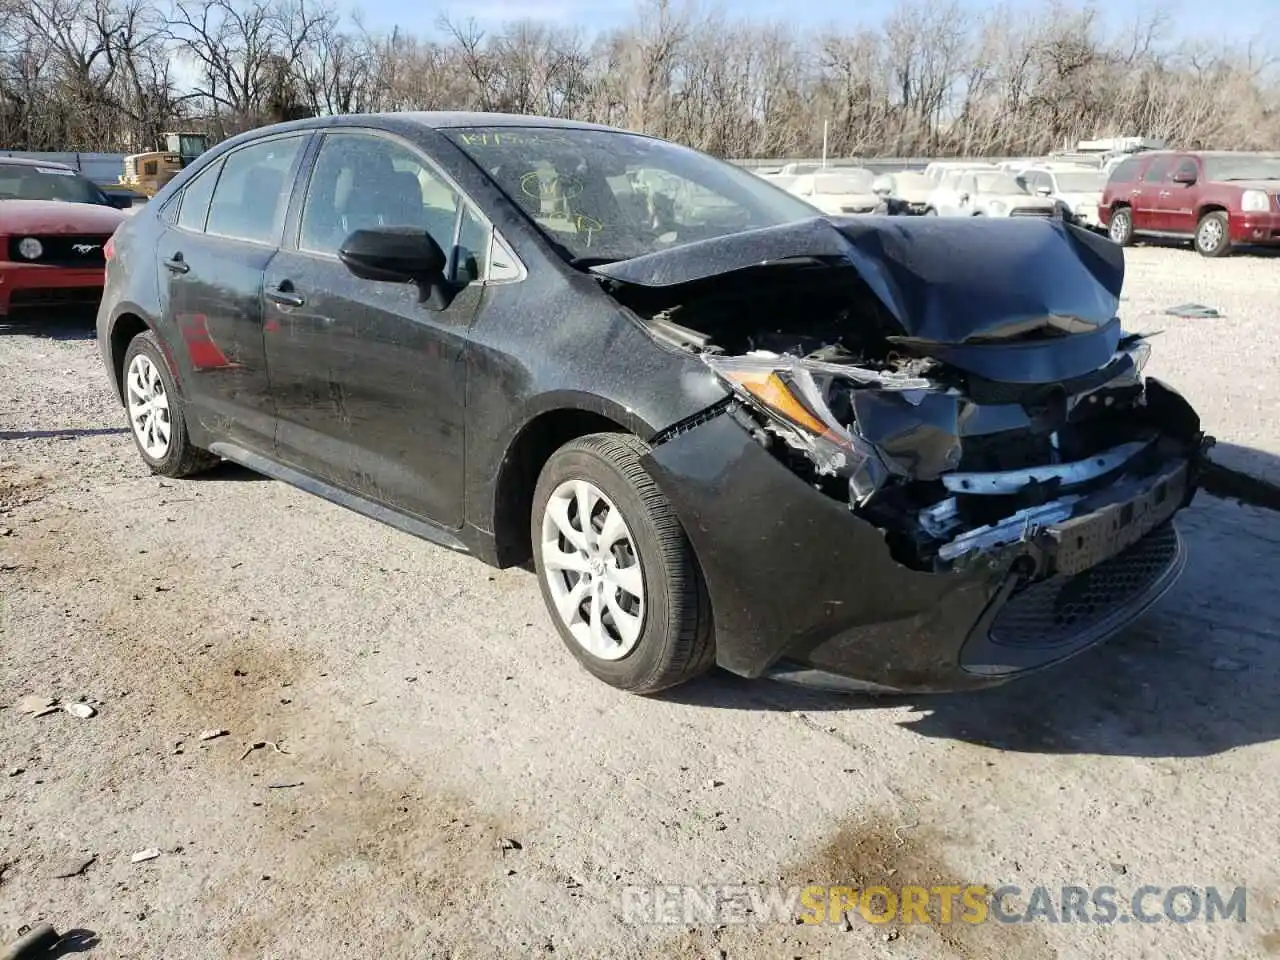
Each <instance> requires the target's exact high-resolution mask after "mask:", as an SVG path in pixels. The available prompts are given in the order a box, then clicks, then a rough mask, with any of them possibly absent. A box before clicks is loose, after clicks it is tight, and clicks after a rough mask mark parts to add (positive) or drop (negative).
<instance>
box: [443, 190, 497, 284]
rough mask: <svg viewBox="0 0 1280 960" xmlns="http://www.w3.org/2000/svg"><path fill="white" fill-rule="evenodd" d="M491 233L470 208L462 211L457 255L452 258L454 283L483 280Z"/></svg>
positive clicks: (486, 266)
mask: <svg viewBox="0 0 1280 960" xmlns="http://www.w3.org/2000/svg"><path fill="white" fill-rule="evenodd" d="M492 233H493V230H492V228H490V227H489V225H488V224H487V223H485V222H484V221H483V220H481V219H480V217H479V216H478V215H477V214H476V212H475V211H474V210H473V209H471V207H470V206H467V207H466V208H464V209H463V211H462V225H461V226H460V227H459V228H458V249H457V255H456V256H455V257H454V263H455V264H456V267H455V271H454V274H455V275H454V278H453V279H454V280H455V281H457V282H459V283H471V282H473V281H476V280H483V279H484V278H485V275H486V270H487V268H488V261H489V239H490V237H491V235H492ZM445 249H448V248H447V247H446V248H445Z"/></svg>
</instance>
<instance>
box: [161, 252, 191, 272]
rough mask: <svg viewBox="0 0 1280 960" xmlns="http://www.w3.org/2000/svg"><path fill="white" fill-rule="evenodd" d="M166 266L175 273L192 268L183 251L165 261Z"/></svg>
mask: <svg viewBox="0 0 1280 960" xmlns="http://www.w3.org/2000/svg"><path fill="white" fill-rule="evenodd" d="M164 265H165V267H167V268H168V269H169V270H172V271H173V272H174V273H186V272H187V271H188V270H190V269H191V265H190V264H188V263H187V261H186V260H184V259H183V258H182V252H181V251H179V252H177V253H175V254H174V255H173V256H172V257H171V258H170V259H168V260H166V261H165V262H164Z"/></svg>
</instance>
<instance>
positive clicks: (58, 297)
mask: <svg viewBox="0 0 1280 960" xmlns="http://www.w3.org/2000/svg"><path fill="white" fill-rule="evenodd" d="M100 299H102V288H101V287H54V288H52V289H49V290H14V291H13V293H11V294H10V295H9V309H10V310H22V309H31V308H34V307H80V306H89V305H94V306H96V305H97V303H98V301H99V300H100Z"/></svg>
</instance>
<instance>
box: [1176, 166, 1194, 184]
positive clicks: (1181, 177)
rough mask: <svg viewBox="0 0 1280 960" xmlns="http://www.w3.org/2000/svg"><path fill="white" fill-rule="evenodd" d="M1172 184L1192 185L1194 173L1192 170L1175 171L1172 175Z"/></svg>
mask: <svg viewBox="0 0 1280 960" xmlns="http://www.w3.org/2000/svg"><path fill="white" fill-rule="evenodd" d="M1173 182H1174V183H1183V184H1187V185H1190V184H1193V183H1195V182H1196V175H1195V171H1193V170H1177V171H1175V172H1174V174H1173Z"/></svg>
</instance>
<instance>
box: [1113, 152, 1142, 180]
mask: <svg viewBox="0 0 1280 960" xmlns="http://www.w3.org/2000/svg"><path fill="white" fill-rule="evenodd" d="M1137 179H1138V158H1137V157H1130V158H1129V159H1127V160H1122V161H1120V164H1119V166H1117V167H1116V168H1115V169H1114V170H1112V171H1111V179H1110V180H1109V181H1108V182H1109V183H1130V182H1132V181H1134V180H1137Z"/></svg>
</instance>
